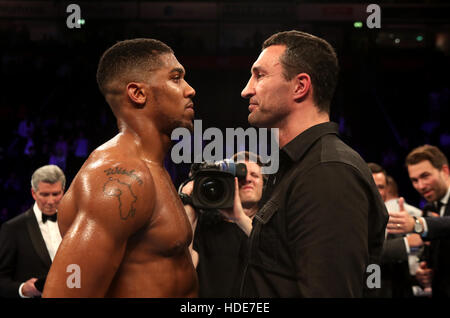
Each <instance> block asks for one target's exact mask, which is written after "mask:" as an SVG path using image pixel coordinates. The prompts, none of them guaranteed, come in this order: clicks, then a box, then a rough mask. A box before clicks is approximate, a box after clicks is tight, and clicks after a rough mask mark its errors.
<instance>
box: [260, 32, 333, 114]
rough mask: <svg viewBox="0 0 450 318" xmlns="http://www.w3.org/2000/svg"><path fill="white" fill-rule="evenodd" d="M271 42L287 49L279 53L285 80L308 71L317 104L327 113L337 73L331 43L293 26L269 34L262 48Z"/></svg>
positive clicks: (270, 44)
mask: <svg viewBox="0 0 450 318" xmlns="http://www.w3.org/2000/svg"><path fill="white" fill-rule="evenodd" d="M272 45H284V46H286V51H285V52H284V54H283V55H282V56H281V57H280V62H281V65H282V66H283V70H284V72H283V75H284V77H285V78H286V80H291V79H292V78H294V76H296V75H297V74H300V73H307V74H308V75H309V76H310V77H311V82H312V86H313V98H314V102H315V104H316V106H317V107H318V109H319V110H320V111H322V112H326V113H328V114H329V113H330V104H331V100H332V99H333V95H334V91H335V89H336V85H337V80H338V73H339V65H338V60H337V56H336V52H335V51H334V49H333V47H332V46H331V45H330V44H329V43H328V42H327V41H325V40H324V39H321V38H319V37H316V36H314V35H311V34H309V33H305V32H301V31H296V30H292V31H284V32H279V33H276V34H274V35H272V36H271V37H269V38H268V39H267V40H266V41H264V43H263V45H262V49H263V50H264V49H265V48H267V47H269V46H272Z"/></svg>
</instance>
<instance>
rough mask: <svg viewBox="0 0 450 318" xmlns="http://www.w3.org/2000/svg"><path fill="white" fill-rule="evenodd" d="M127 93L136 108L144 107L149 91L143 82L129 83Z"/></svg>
mask: <svg viewBox="0 0 450 318" xmlns="http://www.w3.org/2000/svg"><path fill="white" fill-rule="evenodd" d="M127 95H128V98H129V99H130V101H131V102H132V103H133V105H134V106H135V107H136V108H143V107H144V106H145V103H146V101H147V92H146V89H145V86H144V84H143V83H137V82H131V83H128V85H127Z"/></svg>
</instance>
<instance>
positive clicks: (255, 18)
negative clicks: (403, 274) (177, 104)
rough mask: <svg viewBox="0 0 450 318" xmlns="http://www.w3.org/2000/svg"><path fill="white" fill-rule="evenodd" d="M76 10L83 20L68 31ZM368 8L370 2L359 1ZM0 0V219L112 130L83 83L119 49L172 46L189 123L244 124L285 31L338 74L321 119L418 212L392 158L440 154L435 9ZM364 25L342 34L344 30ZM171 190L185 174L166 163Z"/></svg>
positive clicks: (446, 139) (446, 13) (444, 113)
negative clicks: (375, 12) (376, 15)
mask: <svg viewBox="0 0 450 318" xmlns="http://www.w3.org/2000/svg"><path fill="white" fill-rule="evenodd" d="M69 3H77V4H78V5H79V6H80V8H81V18H82V19H84V21H85V24H83V25H82V26H81V28H79V29H77V28H75V29H69V28H68V27H67V25H66V19H67V17H68V16H69V13H66V7H67V5H68V4H69ZM369 3H370V2H369ZM369 3H364V2H355V1H258V2H256V1H246V2H240V1H195V2H194V1H152V2H150V1H89V2H87V1H77V2H76V1H71V2H68V1H0V72H1V76H0V92H1V93H0V120H1V125H0V129H1V131H0V164H1V168H0V223H1V222H4V221H5V220H7V219H9V218H11V217H13V216H15V215H17V214H19V213H22V212H23V211H25V210H26V209H27V208H28V207H29V206H30V205H31V203H32V202H33V200H32V198H31V193H30V179H31V174H32V172H33V171H34V170H35V169H36V168H38V167H40V166H42V165H45V164H48V163H49V162H57V163H58V164H59V165H60V166H61V167H62V168H63V170H64V171H65V173H66V176H67V178H68V184H67V188H68V186H69V185H70V182H71V180H72V179H73V177H74V176H75V174H76V173H77V171H78V169H79V168H80V167H81V165H82V164H83V162H84V160H85V159H86V153H83V152H80V151H79V150H81V149H78V151H76V149H77V146H76V145H77V144H78V143H79V142H80V140H84V141H85V142H87V143H88V152H87V154H88V153H90V152H91V151H92V150H94V149H95V148H96V147H98V146H99V145H101V144H102V143H104V142H105V141H107V140H108V139H110V138H112V137H113V136H114V135H115V134H116V133H117V128H116V124H115V120H114V117H113V116H112V113H111V111H110V109H109V107H108V105H107V104H106V102H105V101H104V99H103V97H102V96H101V94H100V92H99V90H98V88H97V84H96V81H95V72H96V68H97V63H98V60H99V58H100V56H101V54H102V53H103V52H104V50H105V49H107V48H108V47H110V46H111V45H113V44H114V43H116V42H117V41H119V40H123V39H129V38H135V37H149V38H156V39H159V40H162V41H163V42H165V43H167V44H168V45H169V46H171V47H172V48H173V49H174V51H175V53H176V56H177V58H178V60H179V61H180V62H181V63H182V64H183V65H184V67H185V68H186V70H187V76H186V80H187V81H188V82H189V84H190V85H191V86H193V87H194V88H195V90H196V93H197V95H196V97H195V99H194V103H195V109H196V115H195V116H196V119H201V120H202V124H203V131H204V130H205V129H207V128H208V127H218V128H221V129H223V130H224V129H225V128H227V127H230V128H236V127H242V128H244V129H246V128H247V127H249V125H248V123H247V116H248V109H247V107H248V102H247V101H246V100H244V99H242V98H241V97H240V92H241V90H242V89H243V88H244V86H245V84H246V83H247V81H248V78H249V75H250V67H251V65H252V63H253V62H254V61H255V59H256V58H257V56H258V55H259V52H260V47H261V44H262V42H263V41H264V39H266V38H267V37H268V36H270V35H271V34H273V33H275V32H278V31H284V30H290V29H298V30H302V31H306V32H310V33H312V34H315V35H318V36H321V37H323V38H325V39H326V40H328V41H329V42H330V43H331V44H332V45H333V46H334V47H335V49H336V51H337V54H338V57H339V61H340V66H341V73H340V79H339V85H338V88H337V91H336V94H335V98H334V101H333V104H332V110H331V117H332V120H333V121H335V122H337V123H339V125H340V132H341V134H342V136H343V138H344V140H345V141H346V142H347V143H348V144H349V145H350V146H352V147H353V148H355V149H356V150H357V151H358V152H359V153H360V154H361V156H362V157H363V158H364V159H365V160H366V161H368V162H377V163H379V164H381V165H383V166H384V167H385V168H386V170H387V172H388V173H389V174H391V175H392V176H394V178H395V179H396V180H397V182H398V183H399V187H400V194H401V195H403V196H405V198H406V200H407V201H408V202H410V203H412V204H413V205H416V206H420V205H421V204H423V202H420V196H419V195H418V194H417V193H416V192H415V190H414V189H413V188H412V186H411V183H410V181H409V179H408V175H407V171H406V169H405V167H404V158H405V156H406V155H407V153H408V152H410V151H411V150H412V149H413V148H414V147H416V146H419V145H422V144H424V143H430V144H433V145H436V146H438V147H440V148H441V149H442V150H443V151H444V153H445V154H446V155H447V157H448V156H449V154H450V131H449V125H448V118H449V112H450V103H449V99H450V90H449V89H450V85H449V75H448V72H449V70H450V68H449V62H450V57H449V54H450V49H449V41H450V21H449V20H450V6H449V5H448V4H446V1H410V2H405V1H377V4H378V5H380V7H381V28H379V29H370V28H368V27H367V25H366V19H367V17H368V16H369V15H370V13H367V12H366V8H367V5H368V4H369ZM356 21H361V22H362V24H363V26H362V27H361V28H355V27H354V22H356ZM166 167H167V168H168V170H169V171H170V173H171V175H172V177H173V180H174V183H175V185H176V186H177V185H178V184H179V183H180V182H181V181H182V180H184V179H185V178H186V174H187V169H188V168H189V166H188V165H185V164H182V165H174V164H173V163H171V161H170V158H168V159H167V160H166Z"/></svg>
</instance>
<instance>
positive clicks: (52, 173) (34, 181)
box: [31, 165, 66, 191]
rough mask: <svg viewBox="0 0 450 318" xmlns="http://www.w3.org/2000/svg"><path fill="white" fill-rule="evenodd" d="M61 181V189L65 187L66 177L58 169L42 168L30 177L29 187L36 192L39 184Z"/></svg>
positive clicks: (51, 166)
mask: <svg viewBox="0 0 450 318" xmlns="http://www.w3.org/2000/svg"><path fill="white" fill-rule="evenodd" d="M58 181H61V185H62V189H63V190H64V189H65V187H66V176H65V175H64V172H63V171H62V170H61V168H60V167H58V166H55V165H47V166H42V167H40V168H39V169H37V170H36V171H35V172H34V173H33V175H32V176H31V187H32V188H33V190H34V191H38V185H39V182H45V183H50V184H54V183H56V182H58Z"/></svg>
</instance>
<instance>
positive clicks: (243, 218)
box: [219, 178, 252, 236]
mask: <svg viewBox="0 0 450 318" xmlns="http://www.w3.org/2000/svg"><path fill="white" fill-rule="evenodd" d="M219 212H220V213H222V215H223V216H224V217H225V218H226V219H227V220H229V221H232V222H234V223H236V224H237V225H238V226H239V227H240V228H241V229H242V231H244V233H245V234H247V236H250V232H251V231H252V220H251V219H250V218H249V217H248V216H247V214H245V212H244V209H243V208H242V202H241V197H240V196H239V181H238V178H234V204H233V208H232V209H221V210H219Z"/></svg>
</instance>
